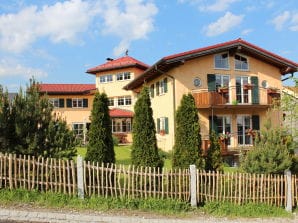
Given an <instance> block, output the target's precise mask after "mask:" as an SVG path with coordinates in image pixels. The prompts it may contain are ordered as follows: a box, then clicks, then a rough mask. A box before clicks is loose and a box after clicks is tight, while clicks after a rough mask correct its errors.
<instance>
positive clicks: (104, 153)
mask: <svg viewBox="0 0 298 223" xmlns="http://www.w3.org/2000/svg"><path fill="white" fill-rule="evenodd" d="M88 136H89V142H88V145H87V154H86V160H89V161H94V162H99V163H115V152H114V145H113V137H112V129H111V118H110V115H109V107H108V97H107V95H106V94H105V93H101V94H100V93H99V92H96V94H95V96H94V100H93V108H92V111H91V125H90V129H89V132H88Z"/></svg>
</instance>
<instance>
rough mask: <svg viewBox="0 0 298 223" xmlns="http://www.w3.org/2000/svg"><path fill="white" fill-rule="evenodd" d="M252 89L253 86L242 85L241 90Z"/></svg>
mask: <svg viewBox="0 0 298 223" xmlns="http://www.w3.org/2000/svg"><path fill="white" fill-rule="evenodd" d="M252 88H253V84H244V85H243V89H245V90H251V89H252Z"/></svg>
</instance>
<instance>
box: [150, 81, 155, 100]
mask: <svg viewBox="0 0 298 223" xmlns="http://www.w3.org/2000/svg"><path fill="white" fill-rule="evenodd" d="M150 96H151V98H154V84H151V86H150Z"/></svg>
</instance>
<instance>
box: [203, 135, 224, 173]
mask: <svg viewBox="0 0 298 223" xmlns="http://www.w3.org/2000/svg"><path fill="white" fill-rule="evenodd" d="M205 169H206V170H210V171H213V170H214V171H216V170H217V171H220V170H223V166H222V157H221V154H220V144H219V142H218V137H217V135H216V133H215V132H214V131H212V132H211V134H210V147H209V148H208V151H207V157H206V167H205Z"/></svg>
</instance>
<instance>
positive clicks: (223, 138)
mask: <svg viewBox="0 0 298 223" xmlns="http://www.w3.org/2000/svg"><path fill="white" fill-rule="evenodd" d="M230 137H231V135H230V133H229V132H227V133H221V134H219V140H220V141H226V140H228V139H229V138H230Z"/></svg>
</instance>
